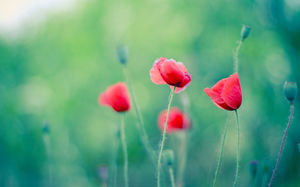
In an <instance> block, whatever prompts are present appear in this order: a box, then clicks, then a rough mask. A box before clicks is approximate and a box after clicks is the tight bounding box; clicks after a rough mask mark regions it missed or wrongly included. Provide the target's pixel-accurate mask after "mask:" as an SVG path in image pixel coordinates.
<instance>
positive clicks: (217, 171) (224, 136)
mask: <svg viewBox="0 0 300 187" xmlns="http://www.w3.org/2000/svg"><path fill="white" fill-rule="evenodd" d="M227 129H228V125H227V122H226V124H225V128H224V132H223V138H222V142H221V149H220V154H219V159H218V164H217V168H216V171H215V177H214V180H213V187H214V186H215V185H216V182H217V177H218V175H219V171H220V168H221V164H222V160H223V151H224V146H225V140H226V136H227Z"/></svg>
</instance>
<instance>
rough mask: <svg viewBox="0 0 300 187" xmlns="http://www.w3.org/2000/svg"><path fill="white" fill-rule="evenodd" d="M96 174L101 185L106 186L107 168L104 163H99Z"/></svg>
mask: <svg viewBox="0 0 300 187" xmlns="http://www.w3.org/2000/svg"><path fill="white" fill-rule="evenodd" d="M98 175H99V179H100V181H101V185H100V186H101V187H107V179H108V168H107V166H106V165H100V166H99V167H98Z"/></svg>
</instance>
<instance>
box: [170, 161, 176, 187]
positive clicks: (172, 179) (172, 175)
mask: <svg viewBox="0 0 300 187" xmlns="http://www.w3.org/2000/svg"><path fill="white" fill-rule="evenodd" d="M169 174H170V179H171V185H172V187H175V179H174V171H173V167H172V166H170V167H169Z"/></svg>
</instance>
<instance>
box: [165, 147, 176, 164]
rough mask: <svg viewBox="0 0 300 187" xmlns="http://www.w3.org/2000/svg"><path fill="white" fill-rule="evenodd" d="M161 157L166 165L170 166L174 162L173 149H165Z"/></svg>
mask: <svg viewBox="0 0 300 187" xmlns="http://www.w3.org/2000/svg"><path fill="white" fill-rule="evenodd" d="M163 157H164V160H165V162H166V163H167V165H168V166H172V165H173V164H174V151H173V150H171V149H167V150H165V151H164V152H163Z"/></svg>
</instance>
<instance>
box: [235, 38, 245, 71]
mask: <svg viewBox="0 0 300 187" xmlns="http://www.w3.org/2000/svg"><path fill="white" fill-rule="evenodd" d="M242 43H243V41H242V40H239V41H238V44H237V46H236V48H235V51H234V56H233V60H234V70H233V71H234V72H235V73H237V72H238V71H239V52H240V48H241V46H242Z"/></svg>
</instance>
